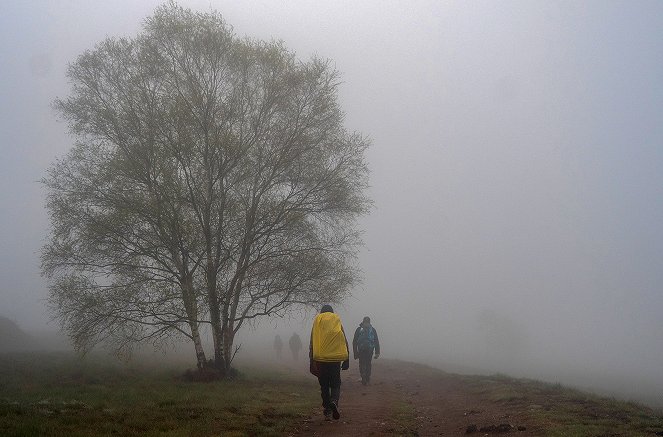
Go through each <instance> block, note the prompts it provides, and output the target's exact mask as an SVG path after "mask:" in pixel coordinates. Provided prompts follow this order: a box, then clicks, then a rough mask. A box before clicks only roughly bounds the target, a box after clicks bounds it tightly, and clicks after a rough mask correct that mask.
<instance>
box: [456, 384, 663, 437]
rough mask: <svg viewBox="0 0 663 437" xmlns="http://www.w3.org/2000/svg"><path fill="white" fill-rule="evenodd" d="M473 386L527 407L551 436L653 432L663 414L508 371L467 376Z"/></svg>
mask: <svg viewBox="0 0 663 437" xmlns="http://www.w3.org/2000/svg"><path fill="white" fill-rule="evenodd" d="M461 378H462V379H463V382H464V383H465V384H466V386H467V387H468V389H469V390H472V391H474V392H475V393H477V394H480V395H481V396H483V397H484V398H487V399H489V400H491V401H493V402H496V403H501V404H506V405H509V406H512V407H514V408H517V409H524V410H525V411H527V413H528V414H529V416H530V417H531V418H532V419H533V420H534V422H536V423H538V424H539V425H541V427H542V428H543V429H546V430H548V431H547V435H549V436H553V437H556V436H560V437H561V436H565V437H574V436H588V435H595V436H601V435H628V436H633V437H636V436H651V435H652V434H653V433H655V432H660V431H663V415H661V413H660V412H656V411H654V410H652V409H651V408H648V407H646V406H643V405H640V404H637V403H634V402H625V401H619V400H616V399H612V398H606V397H601V396H597V395H593V394H589V393H585V392H582V391H580V390H576V389H573V388H568V387H564V386H562V385H561V384H551V383H545V382H540V381H534V380H529V379H516V378H510V377H508V376H504V375H492V376H463V377H461Z"/></svg>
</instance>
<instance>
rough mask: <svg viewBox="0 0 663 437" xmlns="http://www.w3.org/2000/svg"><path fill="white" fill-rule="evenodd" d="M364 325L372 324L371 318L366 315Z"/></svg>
mask: <svg viewBox="0 0 663 437" xmlns="http://www.w3.org/2000/svg"><path fill="white" fill-rule="evenodd" d="M361 324H362V325H370V324H371V318H370V317H368V316H366V317H364V320H362V322H361Z"/></svg>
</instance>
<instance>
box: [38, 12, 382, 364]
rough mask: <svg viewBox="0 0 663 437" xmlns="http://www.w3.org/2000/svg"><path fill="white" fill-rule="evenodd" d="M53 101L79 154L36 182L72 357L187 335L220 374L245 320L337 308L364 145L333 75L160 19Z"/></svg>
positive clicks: (55, 301)
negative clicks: (208, 346) (350, 124)
mask: <svg viewBox="0 0 663 437" xmlns="http://www.w3.org/2000/svg"><path fill="white" fill-rule="evenodd" d="M68 77H69V79H70V82H71V85H72V92H71V96H70V97H68V98H66V99H60V100H57V101H56V102H55V108H56V110H57V111H58V112H59V114H60V115H61V116H62V117H63V118H64V119H65V120H66V121H68V123H69V126H70V131H71V132H72V134H73V135H74V136H75V138H76V139H77V142H76V145H75V146H74V147H73V149H72V150H71V152H70V153H69V154H68V155H67V156H66V157H65V158H64V159H62V160H60V161H58V162H56V163H55V164H54V165H53V166H52V167H51V168H50V170H49V172H48V175H47V176H46V177H45V178H44V180H43V182H44V184H45V185H46V187H47V189H48V210H49V213H50V217H51V223H52V231H51V234H50V240H49V242H48V243H47V244H46V245H45V246H44V248H43V252H42V270H43V272H44V274H45V275H46V276H47V277H48V278H49V283H50V302H51V306H52V308H53V310H54V312H55V315H56V316H57V317H58V318H59V319H60V320H61V322H62V324H63V326H64V327H65V329H66V330H67V331H68V332H69V333H70V335H71V336H72V338H73V340H74V342H75V344H76V345H77V346H78V347H79V348H81V349H83V350H85V349H86V348H88V347H91V346H93V345H94V344H96V343H97V342H99V341H110V342H112V343H113V344H114V345H115V346H116V347H117V350H118V351H129V350H131V347H132V346H133V345H135V344H137V343H139V342H141V341H146V340H147V341H152V342H154V343H156V344H158V343H160V342H161V341H169V340H171V339H173V338H174V337H177V336H184V337H185V338H188V339H190V340H191V341H192V342H193V345H194V349H195V353H196V357H197V363H198V366H199V367H202V366H204V365H205V364H206V363H207V359H206V355H205V351H204V347H203V346H204V345H203V343H202V340H201V329H203V328H204V327H205V326H209V327H210V330H211V333H212V338H213V342H214V361H215V363H216V365H217V366H218V367H219V368H220V369H224V370H226V371H227V370H229V368H230V364H231V362H232V359H233V355H234V353H235V351H236V350H234V349H233V345H234V338H235V334H236V333H237V332H238V330H239V329H240V328H241V327H242V326H243V324H245V323H246V322H247V321H249V320H252V319H256V318H259V317H263V316H270V315H278V314H283V313H285V312H287V311H292V310H294V309H300V308H302V307H306V306H310V305H313V304H318V303H319V302H321V301H332V302H334V301H339V300H341V299H343V297H344V296H346V295H347V293H348V291H349V289H350V288H351V287H352V286H353V285H354V284H355V283H356V281H357V278H358V275H357V269H356V266H355V264H356V250H357V247H358V245H359V244H360V239H359V233H358V230H357V227H356V219H357V217H358V216H360V215H361V214H364V213H366V212H367V210H368V208H369V205H370V201H369V199H368V198H367V197H366V195H365V189H366V187H367V178H368V171H367V167H366V164H365V161H364V152H365V149H366V147H367V146H368V141H367V140H366V139H365V138H364V137H362V136H361V135H360V134H357V133H349V132H347V131H346V130H345V129H344V128H343V113H342V111H341V110H340V108H339V105H338V102H337V88H338V85H339V81H338V73H337V72H336V71H335V70H334V69H333V68H332V67H331V65H330V63H329V62H328V61H322V60H319V59H312V60H310V61H307V62H301V61H299V60H297V59H296V58H295V56H294V55H293V54H292V53H291V52H289V51H288V50H287V49H286V48H285V47H284V46H283V45H282V44H281V43H279V42H269V43H268V42H262V41H254V40H250V39H239V38H237V37H236V36H235V35H234V34H233V32H232V30H231V29H230V28H229V26H227V25H226V24H225V22H224V21H223V19H222V18H221V17H220V15H218V14H217V13H204V14H202V13H194V12H192V11H190V10H187V9H183V8H180V7H178V6H176V5H174V4H170V5H167V6H163V7H161V8H159V9H157V11H156V12H155V14H154V15H153V16H152V17H150V18H149V19H148V20H147V21H146V24H145V27H144V31H143V33H141V34H140V35H138V36H137V37H136V38H134V39H107V40H105V41H103V42H102V43H100V44H99V45H97V47H95V49H94V50H90V51H88V52H85V53H84V54H83V55H81V56H80V57H79V58H78V59H77V60H76V62H74V63H73V64H72V65H70V67H69V70H68Z"/></svg>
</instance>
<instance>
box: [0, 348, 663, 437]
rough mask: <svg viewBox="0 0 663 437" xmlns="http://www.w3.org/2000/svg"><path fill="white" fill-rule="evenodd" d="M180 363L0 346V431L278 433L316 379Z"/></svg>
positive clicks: (600, 425) (562, 430)
mask: <svg viewBox="0 0 663 437" xmlns="http://www.w3.org/2000/svg"><path fill="white" fill-rule="evenodd" d="M184 370H185V366H184V365H183V364H182V363H178V364H173V365H171V366H170V367H169V366H166V365H163V364H162V365H160V366H155V365H147V364H143V365H140V364H135V363H134V364H131V365H122V364H120V363H117V362H115V361H114V360H110V359H108V358H107V357H102V356H89V357H87V358H86V359H84V360H79V359H77V358H76V357H75V355H74V354H72V353H33V354H30V353H22V354H0V435H1V436H102V435H104V436H107V435H119V436H132V435H140V436H190V435H204V436H214V435H217V436H224V437H225V436H282V435H287V434H288V432H289V431H291V430H293V429H294V428H295V427H296V426H297V425H298V424H300V423H301V422H302V420H303V419H304V418H306V417H308V416H309V415H310V414H311V411H312V409H315V408H317V407H318V404H319V389H318V385H317V382H316V381H315V379H314V378H312V377H310V376H308V375H306V374H304V373H301V372H299V373H298V372H294V371H290V370H288V369H287V368H280V370H270V369H267V368H258V367H250V366H248V365H242V366H241V367H240V372H241V373H240V374H239V376H238V377H237V378H236V379H234V380H226V381H216V382H210V383H202V382H187V381H185V380H184V378H182V375H183V373H184ZM429 371H430V372H433V373H435V372H440V371H437V370H434V369H429ZM442 373H443V372H442ZM445 375H446V376H445V377H447V378H448V377H453V378H459V379H460V380H462V381H463V383H464V387H465V389H466V390H467V391H468V392H471V393H474V394H475V395H479V396H480V398H481V399H483V400H484V401H486V402H491V403H496V404H500V405H502V406H504V409H505V411H517V412H519V414H525V415H526V416H527V417H529V418H531V419H532V421H533V422H534V423H536V424H538V425H539V426H538V429H543V430H545V434H546V435H548V436H551V437H561V436H565V437H573V436H654V435H663V415H662V414H661V412H660V411H654V410H652V409H650V408H647V407H645V406H642V405H638V404H635V403H630V402H622V401H618V400H615V399H610V398H605V397H599V396H594V395H590V394H587V393H585V392H581V391H577V390H573V389H569V388H566V387H563V386H561V385H557V384H546V383H542V382H537V381H532V380H525V379H513V378H509V377H505V376H460V375H455V376H454V375H450V374H445ZM415 415H416V412H415V410H414V409H413V407H412V406H411V405H410V404H408V403H406V402H402V403H401V404H398V405H397V406H396V409H395V413H394V415H393V416H392V417H391V420H393V421H394V424H395V425H397V428H394V429H413V428H416V418H415ZM529 423H532V422H531V421H530V422H529ZM657 433H660V434H657ZM396 435H398V432H396Z"/></svg>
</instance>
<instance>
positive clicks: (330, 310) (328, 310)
mask: <svg viewBox="0 0 663 437" xmlns="http://www.w3.org/2000/svg"><path fill="white" fill-rule="evenodd" d="M333 312H334V309H333V308H332V307H331V305H323V306H322V309H321V310H320V313H333Z"/></svg>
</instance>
